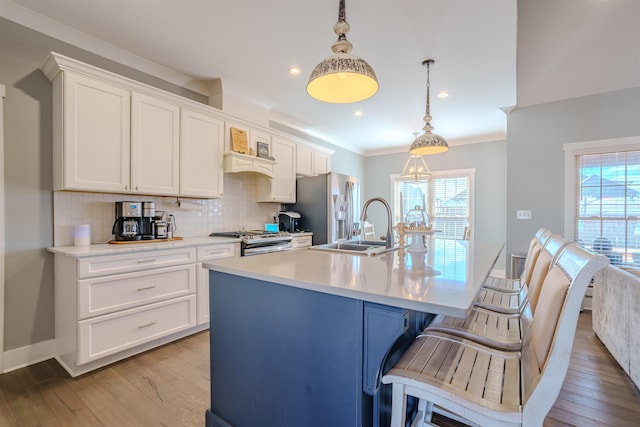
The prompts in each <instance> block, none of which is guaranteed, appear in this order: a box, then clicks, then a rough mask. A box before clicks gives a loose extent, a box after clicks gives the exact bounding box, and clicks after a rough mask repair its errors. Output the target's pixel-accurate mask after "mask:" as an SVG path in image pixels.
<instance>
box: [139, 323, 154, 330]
mask: <svg viewBox="0 0 640 427" xmlns="http://www.w3.org/2000/svg"><path fill="white" fill-rule="evenodd" d="M155 324H156V322H148V323H143V324H142V325H138V329H142V328H148V327H149V326H153V325H155Z"/></svg>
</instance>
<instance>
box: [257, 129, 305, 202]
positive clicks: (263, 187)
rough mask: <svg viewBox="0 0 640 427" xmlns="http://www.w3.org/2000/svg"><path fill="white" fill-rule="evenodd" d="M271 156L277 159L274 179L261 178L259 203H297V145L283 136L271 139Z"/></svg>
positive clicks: (259, 181) (259, 182)
mask: <svg viewBox="0 0 640 427" xmlns="http://www.w3.org/2000/svg"><path fill="white" fill-rule="evenodd" d="M270 148H271V150H270V155H271V156H273V158H274V159H275V162H276V164H275V166H274V168H273V178H268V177H264V176H260V178H259V180H258V191H257V193H258V201H259V202H279V203H295V201H296V143H295V142H294V141H292V140H289V139H287V138H284V137H281V136H275V135H273V136H272V137H271V146H270Z"/></svg>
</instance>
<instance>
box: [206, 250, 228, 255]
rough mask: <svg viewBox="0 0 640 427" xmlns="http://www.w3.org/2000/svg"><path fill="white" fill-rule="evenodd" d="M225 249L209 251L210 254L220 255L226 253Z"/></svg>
mask: <svg viewBox="0 0 640 427" xmlns="http://www.w3.org/2000/svg"><path fill="white" fill-rule="evenodd" d="M224 253H225V251H211V252H209V255H220V254H224Z"/></svg>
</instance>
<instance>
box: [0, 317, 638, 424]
mask: <svg viewBox="0 0 640 427" xmlns="http://www.w3.org/2000/svg"><path fill="white" fill-rule="evenodd" d="M208 407H209V334H208V332H207V331H205V332H201V333H199V334H196V335H193V336H190V337H187V338H184V339H182V340H180V341H177V342H175V343H171V344H168V345H166V346H163V347H160V348H158V349H155V350H152V351H149V352H146V353H143V354H140V355H138V356H134V357H131V358H129V359H127V360H124V361H122V362H118V363H115V364H113V365H110V366H108V367H105V368H103V369H100V370H98V371H94V372H92V373H89V374H86V375H83V376H81V377H78V378H71V377H69V375H68V374H67V373H66V372H65V371H64V370H63V369H62V368H61V367H60V365H58V363H57V362H56V361H55V360H48V361H45V362H42V363H38V364H36V365H33V366H29V367H27V368H23V369H20V370H17V371H13V372H10V373H7V374H4V375H0V426H3V427H4V426H7V427H13V426H60V427H62V426H64V427H68V426H82V427H84V426H90V427H94V426H107V427H111V426H114V427H116V426H117V427H130V426H131V427H136V426H167V427H180V426H185V427H191V426H197V427H202V426H204V412H205V410H206V409H207V408H208ZM440 422H441V423H442V424H443V425H448V426H454V425H459V424H456V423H454V422H450V421H448V420H443V419H441V420H440ZM544 425H545V426H547V427H557V426H580V427H582V426H616V427H619V426H638V425H640V392H639V391H638V389H637V388H636V387H635V386H634V385H633V383H632V382H631V381H630V380H629V378H628V377H627V376H626V374H625V373H624V371H623V370H622V368H620V366H618V365H617V364H616V362H615V361H614V360H613V358H612V357H611V356H610V355H609V353H608V352H607V351H606V349H605V348H604V346H603V345H602V344H601V343H600V341H598V339H597V338H596V337H595V335H594V334H593V331H592V330H591V314H590V312H584V313H582V314H581V315H580V321H579V324H578V331H577V333H576V341H575V345H574V350H573V354H572V357H571V365H570V367H569V372H568V374H567V378H566V380H565V382H564V385H563V387H562V391H561V392H560V396H559V397H558V400H557V401H556V404H555V406H554V407H553V408H552V409H551V411H550V412H549V414H548V416H547V418H546V420H545V423H544ZM264 427H278V426H264ZM299 427H304V426H299ZM337 427H339V426H337ZM346 427H349V426H346Z"/></svg>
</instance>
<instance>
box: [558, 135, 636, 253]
mask: <svg viewBox="0 0 640 427" xmlns="http://www.w3.org/2000/svg"><path fill="white" fill-rule="evenodd" d="M639 147H640V136H632V137H624V138H612V139H601V140H595V141H584V142H574V143H567V144H563V146H562V148H563V150H564V231H563V233H564V237H565V239H568V240H571V241H573V239H574V236H575V227H576V217H577V212H576V196H577V194H576V192H577V189H578V182H577V164H576V163H577V161H576V160H577V157H578V156H582V155H589V154H607V153H615V152H623V151H640V148H639Z"/></svg>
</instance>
